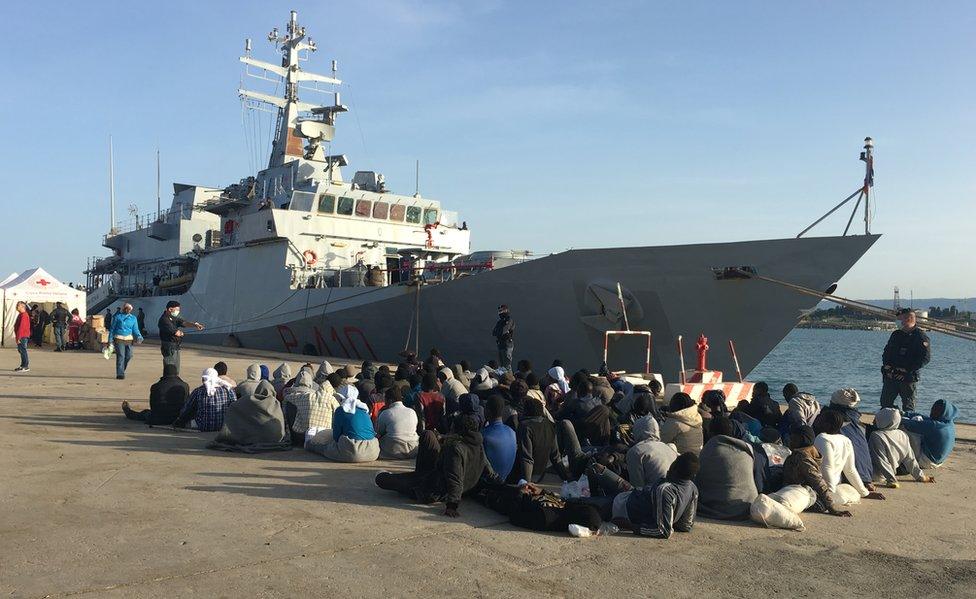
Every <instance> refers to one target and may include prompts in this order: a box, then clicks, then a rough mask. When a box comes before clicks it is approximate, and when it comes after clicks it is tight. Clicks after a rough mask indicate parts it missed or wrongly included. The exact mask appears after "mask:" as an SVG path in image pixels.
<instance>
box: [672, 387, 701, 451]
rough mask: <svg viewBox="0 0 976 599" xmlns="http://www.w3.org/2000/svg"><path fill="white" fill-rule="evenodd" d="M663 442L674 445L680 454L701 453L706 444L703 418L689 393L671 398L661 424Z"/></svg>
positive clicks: (676, 394) (677, 394)
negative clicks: (703, 445)
mask: <svg viewBox="0 0 976 599" xmlns="http://www.w3.org/2000/svg"><path fill="white" fill-rule="evenodd" d="M661 441H662V442H664V443H673V444H674V446H675V447H676V448H677V450H678V453H679V454H682V453H686V452H689V451H690V452H692V453H695V454H697V453H698V452H700V451H701V448H702V444H703V443H704V433H703V431H702V418H701V414H699V413H698V406H696V405H695V400H693V399H692V398H691V396H690V395H688V394H687V393H675V394H674V395H673V396H671V401H670V402H669V404H668V411H667V412H666V413H665V414H664V422H663V423H661Z"/></svg>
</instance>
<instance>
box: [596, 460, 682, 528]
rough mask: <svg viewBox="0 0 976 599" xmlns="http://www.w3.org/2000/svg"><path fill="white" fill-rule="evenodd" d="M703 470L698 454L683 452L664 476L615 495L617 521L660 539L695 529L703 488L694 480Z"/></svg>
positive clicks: (621, 525) (619, 523)
mask: <svg viewBox="0 0 976 599" xmlns="http://www.w3.org/2000/svg"><path fill="white" fill-rule="evenodd" d="M699 470H700V465H699V458H698V456H697V455H695V454H694V453H691V452H686V453H683V454H681V455H680V456H678V457H677V458H676V459H675V460H674V462H672V463H671V465H670V466H669V467H668V471H667V474H666V475H665V476H664V477H663V478H659V479H657V480H655V481H654V482H651V483H649V484H647V485H645V486H643V487H637V488H634V489H633V490H630V491H624V492H622V493H620V494H618V495H617V496H616V497H614V499H613V508H612V514H613V523H614V524H616V525H617V526H619V527H620V528H621V529H625V530H631V531H633V532H634V534H636V535H640V536H644V537H652V538H656V539H669V538H671V534H672V533H673V532H674V531H678V532H691V529H692V527H693V526H694V525H695V515H696V513H697V512H698V501H699V491H698V487H697V486H696V485H695V482H694V481H695V480H696V478H697V477H698V475H699V473H700V472H699Z"/></svg>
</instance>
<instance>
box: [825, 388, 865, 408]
mask: <svg viewBox="0 0 976 599" xmlns="http://www.w3.org/2000/svg"><path fill="white" fill-rule="evenodd" d="M860 402H861V396H860V395H858V393H857V389H853V388H851V387H845V388H843V389H838V390H836V391H834V393H833V395H831V396H830V403H832V404H834V405H838V406H844V407H845V408H853V407H854V406H856V405H857V404H859V403H860Z"/></svg>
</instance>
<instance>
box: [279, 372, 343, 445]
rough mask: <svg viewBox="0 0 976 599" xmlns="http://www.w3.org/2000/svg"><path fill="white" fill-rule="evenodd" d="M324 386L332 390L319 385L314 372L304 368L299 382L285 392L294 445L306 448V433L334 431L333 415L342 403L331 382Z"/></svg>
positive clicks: (283, 404)
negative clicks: (335, 394) (310, 431)
mask: <svg viewBox="0 0 976 599" xmlns="http://www.w3.org/2000/svg"><path fill="white" fill-rule="evenodd" d="M323 385H326V386H327V387H328V389H327V390H326V389H323V388H322V387H320V386H319V385H316V384H315V380H314V377H313V376H312V371H311V369H310V368H304V367H303V368H302V369H301V370H299V371H298V376H296V377H295V383H294V384H293V385H292V386H291V387H288V388H287V389H285V399H284V401H283V402H282V410H283V411H284V414H285V422H286V423H287V424H288V429H289V430H290V431H291V440H292V444H293V445H296V446H298V447H302V446H304V445H305V434H306V433H307V432H308V431H309V430H313V431H318V430H320V429H331V428H332V415H333V413H334V412H335V409H336V408H337V407H338V406H339V402H338V401H336V398H335V397H334V393H333V392H332V385H331V384H330V383H329V382H328V381H326V382H324V383H323ZM313 434H314V432H313Z"/></svg>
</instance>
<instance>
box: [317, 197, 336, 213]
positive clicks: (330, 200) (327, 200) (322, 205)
mask: <svg viewBox="0 0 976 599" xmlns="http://www.w3.org/2000/svg"><path fill="white" fill-rule="evenodd" d="M335 201H336V198H335V196H332V195H329V194H327V193H326V194H322V195H320V196H319V212H320V213H321V214H332V213H333V212H335Z"/></svg>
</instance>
